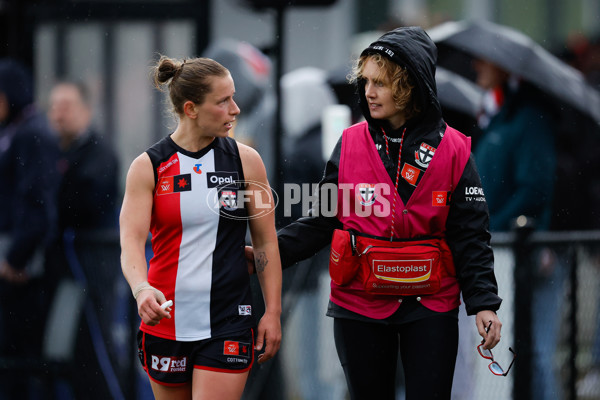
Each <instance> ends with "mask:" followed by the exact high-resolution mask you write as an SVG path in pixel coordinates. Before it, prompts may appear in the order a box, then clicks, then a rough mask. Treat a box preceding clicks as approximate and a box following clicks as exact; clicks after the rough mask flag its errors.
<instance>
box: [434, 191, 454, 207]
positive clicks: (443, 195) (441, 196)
mask: <svg viewBox="0 0 600 400" xmlns="http://www.w3.org/2000/svg"><path fill="white" fill-rule="evenodd" d="M450 194H451V192H445V191H440V190H437V191H435V190H434V191H433V192H431V205H432V206H434V207H444V206H448V205H450Z"/></svg>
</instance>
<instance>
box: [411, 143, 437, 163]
mask: <svg viewBox="0 0 600 400" xmlns="http://www.w3.org/2000/svg"><path fill="white" fill-rule="evenodd" d="M434 153H435V147H433V146H430V145H428V144H427V143H421V146H420V147H419V149H418V150H417V151H415V162H416V163H417V164H419V165H420V166H421V167H423V168H427V167H429V163H430V162H431V159H432V158H433V154H434Z"/></svg>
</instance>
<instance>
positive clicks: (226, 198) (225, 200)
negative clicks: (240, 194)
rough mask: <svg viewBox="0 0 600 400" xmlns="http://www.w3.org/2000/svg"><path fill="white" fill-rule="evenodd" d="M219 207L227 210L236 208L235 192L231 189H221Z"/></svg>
mask: <svg viewBox="0 0 600 400" xmlns="http://www.w3.org/2000/svg"><path fill="white" fill-rule="evenodd" d="M219 203H220V204H221V207H223V208H224V209H225V210H227V211H235V210H237V208H238V207H237V192H235V191H233V190H223V191H222V192H221V198H220V199H219Z"/></svg>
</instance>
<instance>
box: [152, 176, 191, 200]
mask: <svg viewBox="0 0 600 400" xmlns="http://www.w3.org/2000/svg"><path fill="white" fill-rule="evenodd" d="M191 190H192V175H191V174H182V175H174V176H164V177H162V178H160V179H159V180H158V185H157V192H156V194H157V195H159V196H160V195H164V194H171V193H179V192H189V191H191Z"/></svg>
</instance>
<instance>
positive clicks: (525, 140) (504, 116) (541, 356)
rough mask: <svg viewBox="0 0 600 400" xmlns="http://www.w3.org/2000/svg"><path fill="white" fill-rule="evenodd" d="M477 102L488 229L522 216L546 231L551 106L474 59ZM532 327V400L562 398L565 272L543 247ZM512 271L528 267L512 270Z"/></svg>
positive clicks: (552, 157) (536, 260) (536, 259)
mask: <svg viewBox="0 0 600 400" xmlns="http://www.w3.org/2000/svg"><path fill="white" fill-rule="evenodd" d="M473 66H474V69H475V71H476V73H477V84H478V85H479V86H481V87H482V88H483V89H484V90H486V92H485V94H484V96H483V98H482V99H483V100H482V110H481V114H480V116H479V121H478V122H479V126H480V127H481V129H482V132H483V133H482V135H481V137H480V138H479V141H478V144H477V147H476V148H475V150H474V155H475V159H476V163H477V167H478V169H479V172H480V174H481V181H482V185H483V190H484V193H485V197H486V199H487V202H488V205H489V210H490V231H492V232H498V231H509V230H511V229H512V228H513V225H512V224H513V223H514V221H515V219H516V218H517V217H519V216H521V215H524V216H526V217H529V218H531V219H533V221H534V224H535V227H536V228H537V229H538V230H548V229H550V223H551V217H552V200H553V193H554V176H555V175H554V171H555V169H556V148H555V140H556V124H557V121H555V119H554V113H553V108H552V105H551V104H550V103H548V102H547V101H546V100H545V99H546V98H547V96H544V95H543V94H542V93H540V92H539V91H538V90H537V89H535V88H534V87H533V86H532V85H530V84H528V83H527V82H526V81H523V80H521V79H520V78H519V77H517V76H515V75H514V74H511V73H509V72H507V71H505V70H503V69H502V68H500V67H499V66H497V65H495V64H494V63H492V62H490V61H487V60H483V59H477V60H475V61H474V64H473ZM534 254H535V255H534V256H533V260H532V265H533V267H532V268H534V271H533V276H534V281H533V282H531V287H532V288H533V296H532V299H533V304H532V318H533V321H532V327H535V331H534V332H535V336H534V337H533V338H532V343H533V354H534V356H533V363H534V371H535V373H534V374H533V385H532V388H533V389H532V394H533V398H534V399H544V400H548V399H558V398H561V392H560V384H559V383H560V379H559V378H558V375H557V371H555V367H554V366H555V363H554V354H555V349H556V346H557V343H558V339H559V337H558V333H559V324H560V316H561V313H560V309H561V304H562V302H563V296H562V294H563V286H564V280H565V277H566V276H565V268H564V266H562V265H561V263H560V262H559V258H558V255H557V253H556V252H555V251H554V250H552V249H550V248H547V247H544V248H541V249H539V250H538V251H536V252H534ZM516 268H530V266H529V265H517V266H516Z"/></svg>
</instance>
